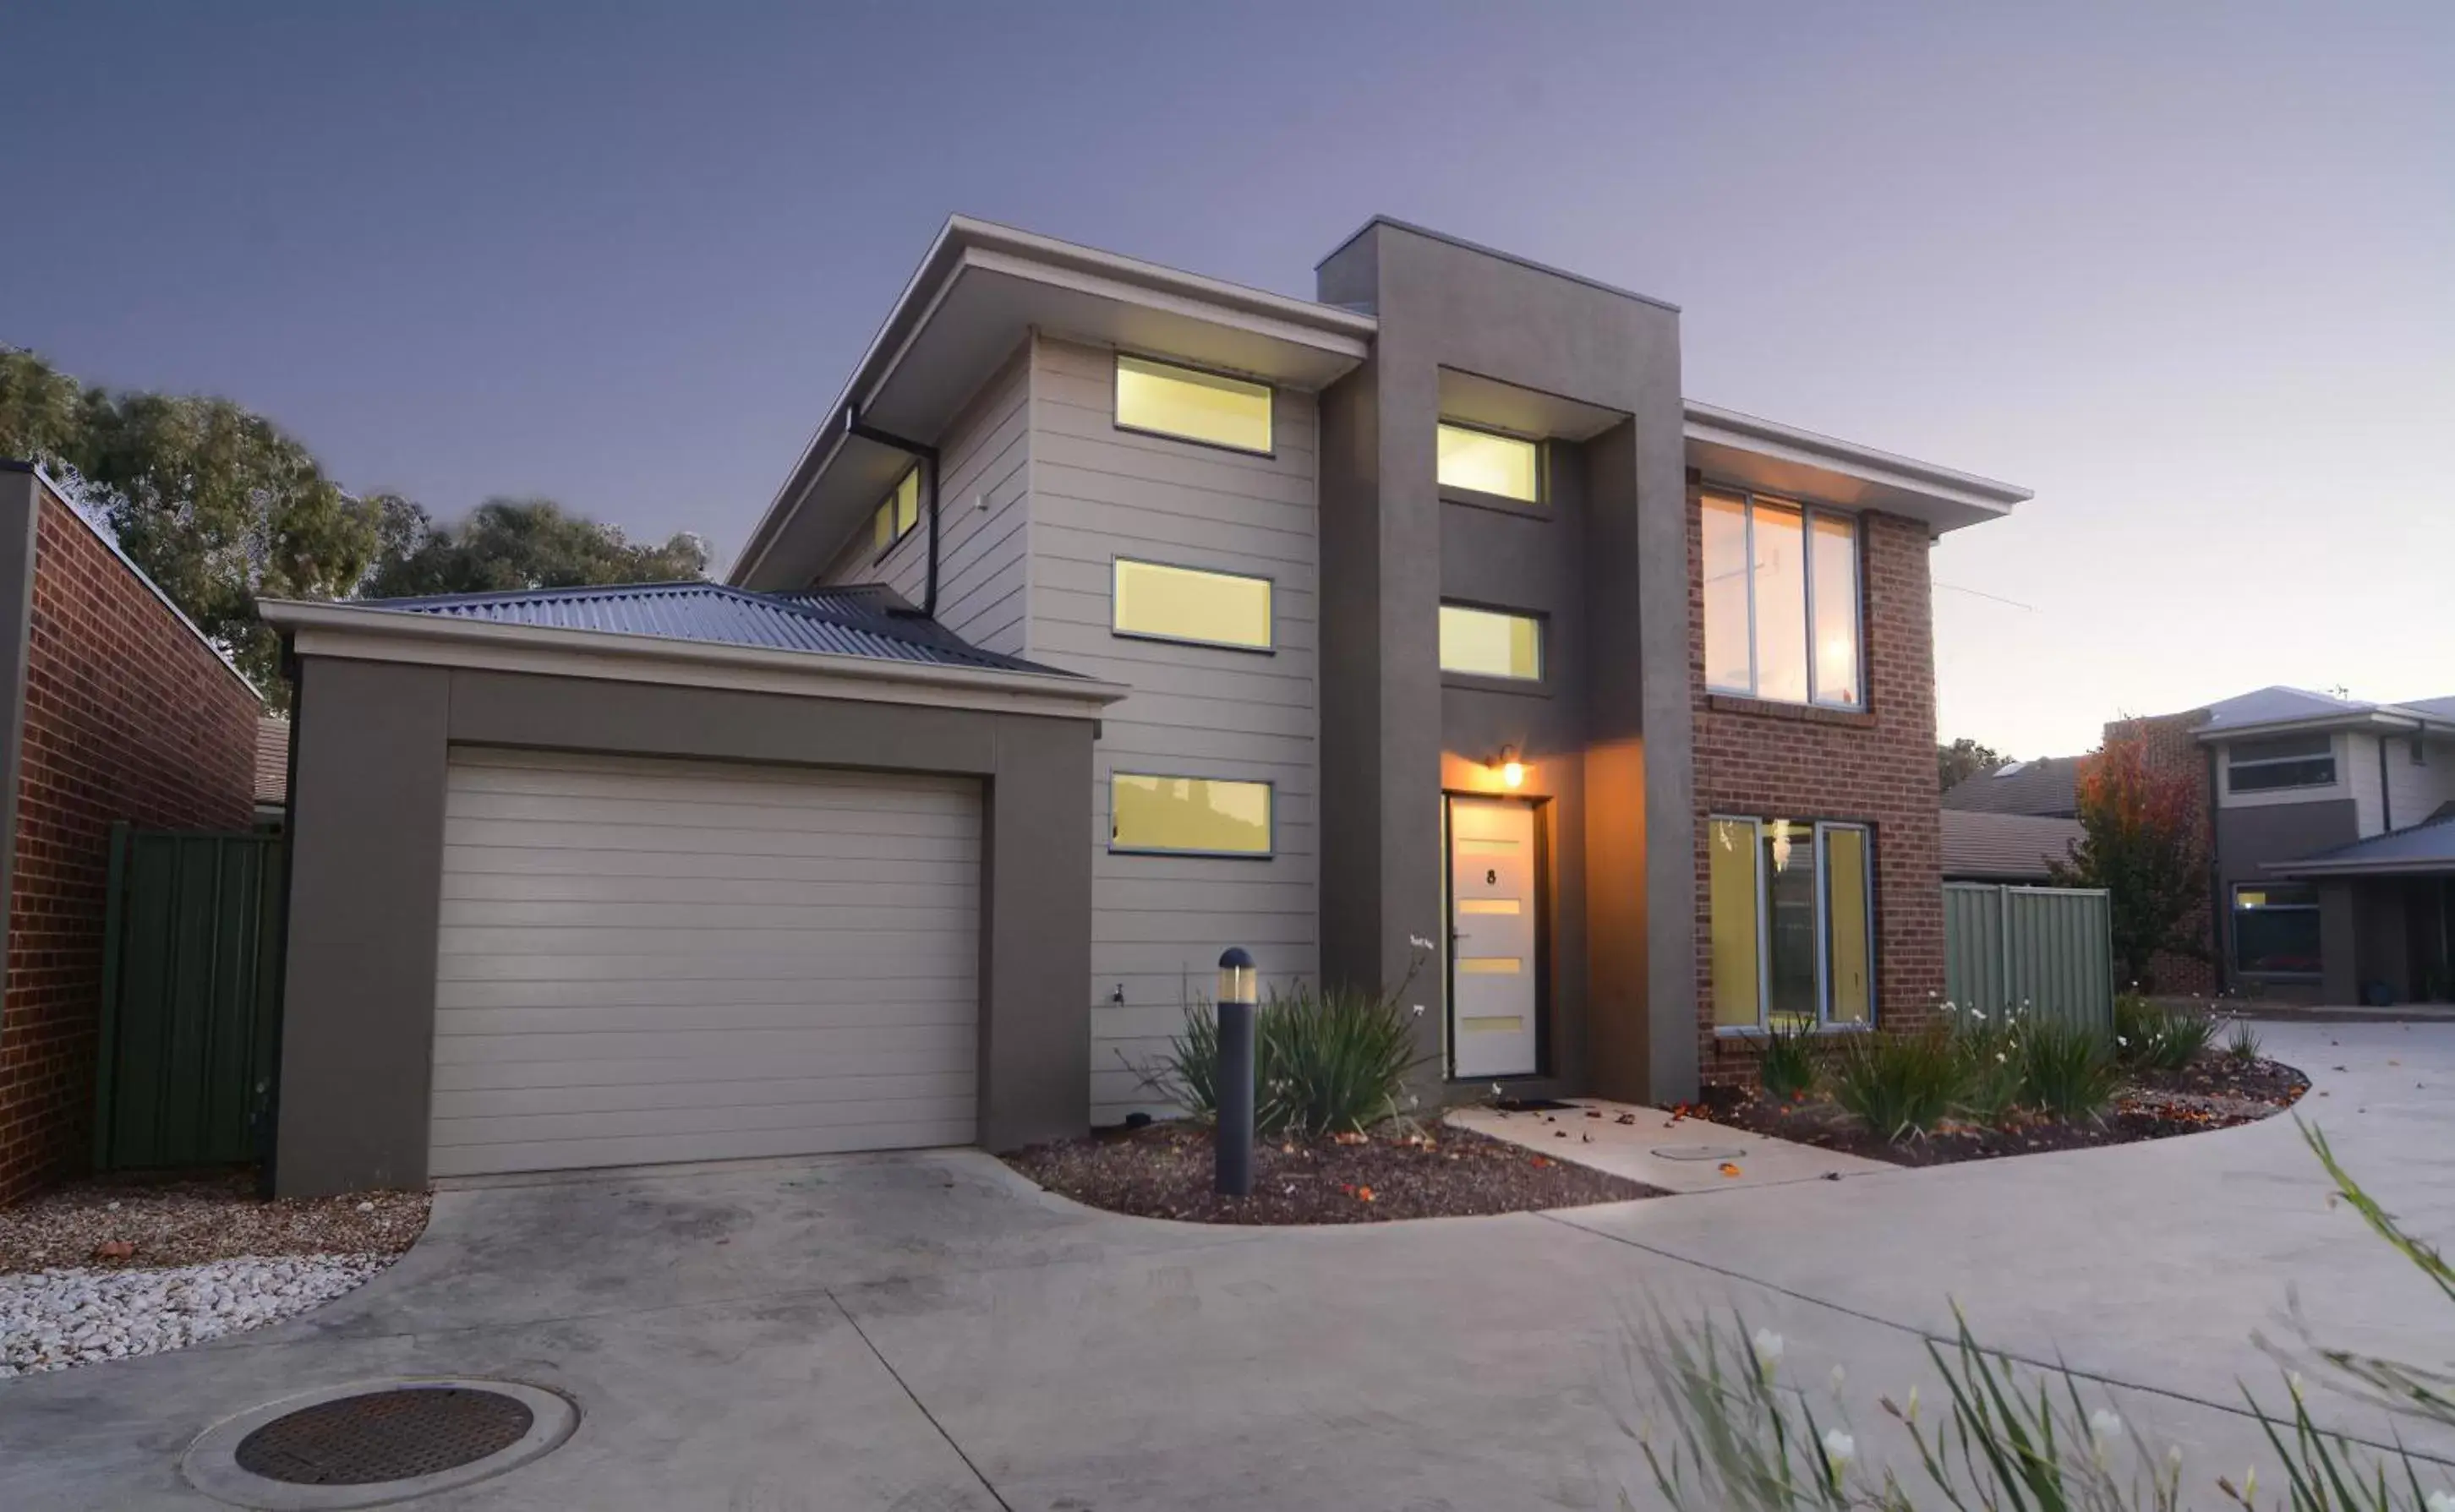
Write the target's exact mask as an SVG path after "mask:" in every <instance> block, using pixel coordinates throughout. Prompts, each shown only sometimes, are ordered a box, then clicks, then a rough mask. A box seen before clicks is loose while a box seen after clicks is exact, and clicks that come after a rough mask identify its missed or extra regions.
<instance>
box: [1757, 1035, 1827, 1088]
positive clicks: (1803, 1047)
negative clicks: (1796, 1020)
mask: <svg viewBox="0 0 2455 1512" xmlns="http://www.w3.org/2000/svg"><path fill="white" fill-rule="evenodd" d="M1818 1075H1819V1071H1818V1068H1817V1066H1816V1031H1815V1030H1814V1029H1813V1028H1806V1027H1797V1026H1792V1027H1784V1026H1783V1025H1781V1024H1778V1023H1776V1024H1774V1025H1773V1026H1772V1027H1771V1028H1770V1029H1769V1030H1768V1031H1767V1032H1766V1034H1765V1037H1764V1050H1763V1053H1762V1054H1761V1055H1759V1056H1758V1057H1757V1058H1756V1079H1757V1080H1759V1081H1761V1082H1763V1083H1764V1089H1765V1093H1766V1095H1767V1096H1768V1097H1772V1098H1775V1099H1779V1100H1780V1101H1783V1102H1788V1101H1790V1100H1791V1099H1794V1098H1801V1097H1805V1096H1806V1095H1807V1094H1808V1093H1810V1092H1813V1091H1815V1090H1816V1077H1817V1076H1818Z"/></svg>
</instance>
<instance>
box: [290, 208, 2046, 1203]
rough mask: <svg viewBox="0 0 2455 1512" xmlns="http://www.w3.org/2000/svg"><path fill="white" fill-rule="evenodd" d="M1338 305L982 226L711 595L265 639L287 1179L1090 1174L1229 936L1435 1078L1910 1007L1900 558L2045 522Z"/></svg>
mask: <svg viewBox="0 0 2455 1512" xmlns="http://www.w3.org/2000/svg"><path fill="white" fill-rule="evenodd" d="M1315 295H1316V296H1315V297H1314V298H1312V299H1297V298H1290V297H1287V296H1283V295H1278V294H1272V293H1265V292H1257V291H1254V290H1250V289H1245V288H1241V287H1237V286H1234V285H1230V284H1226V283H1223V282H1220V281H1218V280H1215V279H1210V278H1207V277H1202V276H1199V275H1196V274H1191V273H1187V272H1179V271H1176V270H1173V269H1168V268H1163V267H1159V266H1156V265H1153V264H1150V263H1146V262H1141V261H1137V260H1135V259H1132V258H1128V257H1123V256H1118V255H1115V254H1112V253H1107V252H1097V251H1093V250H1091V249H1087V248H1083V247H1078V246H1072V245H1069V244H1065V243H1062V242H1058V241H1053V240H1050V239H1048V238H1045V237H1041V236H1036V235H1032V234H1028V233H1025V232H1017V231H1013V230H1009V229H1006V228H1004V227H999V226H993V225H988V224H984V223H982V222H978V221H972V220H965V219H957V220H954V221H952V222H950V223H949V224H948V225H947V227H946V228H945V230H944V231H943V233H942V234H941V235H940V237H939V238H938V240H937V242H936V243H935V244H934V245H933V246H932V247H931V248H930V250H929V252H928V253H927V255H926V256H925V257H924V259H923V262H922V265H921V267H920V269H919V270H918V272H916V273H915V274H914V276H913V278H912V280H911V282H910V283H909V285H908V286H907V287H906V288H905V290H904V292H903V295H902V297H901V298H900V299H899V300H898V301H897V302H896V304H895V306H894V308H893V309H892V310H891V311H889V312H887V314H886V317H885V320H884V322H883V325H882V326H881V328H880V330H879V333H878V336H877V337H876V339H875V340H874V341H873V343H872V344H871V346H870V348H869V349H868V351H867V352H866V353H863V355H862V358H861V360H860V361H859V363H858V364H857V365H856V367H855V370H854V372H853V373H852V374H851V375H850V377H849V379H848V380H847V382H846V384H845V386H844V389H843V391H842V394H841V396H840V397H839V399H838V401H837V402H836V403H835V404H834V405H833V406H831V407H830V408H829V409H828V410H827V411H826V412H825V413H824V414H823V416H822V418H821V420H820V422H819V424H818V426H817V429H816V431H815V433H814V434H813V435H812V436H811V438H810V440H809V442H808V444H807V446H806V447H805V448H804V449H803V451H802V453H801V456H800V457H799V459H798V460H796V461H795V462H794V464H793V466H792V468H791V470H790V472H789V473H788V474H787V475H786V477H785V480H784V482H783V485H782V486H781V489H780V490H779V492H778V494H777V496H776V499H775V501H774V502H773V503H772V504H771V505H770V507H769V508H768V510H767V512H766V514H765V515H764V516H763V517H762V518H761V521H760V523H759V525H758V527H757V529H756V530H755V531H754V532H753V534H752V535H751V537H750V539H749V541H748V543H747V545H746V546H745V547H744V549H743V551H742V552H741V555H740V557H739V559H738V560H737V561H736V562H735V564H734V566H733V568H732V570H731V572H730V573H729V575H728V577H727V581H726V583H725V584H723V585H666V586H650V587H640V588H632V589H612V590H585V591H571V592H566V593H559V594H556V593H546V594H512V595H464V596H460V597H456V598H452V599H443V600H423V601H401V602H396V603H392V604H371V605H340V606H303V605H278V604H276V605H269V606H268V607H267V613H268V615H269V617H271V618H272V619H274V622H276V623H278V624H281V625H283V626H284V627H285V629H286V630H287V631H288V633H289V634H290V635H292V637H293V650H294V655H295V658H296V664H297V666H298V668H299V671H300V698H299V711H300V712H299V721H300V723H299V733H298V751H297V756H296V771H295V776H294V783H293V801H294V816H293V820H294V830H293V833H294V836H295V837H296V838H295V844H296V847H297V850H296V859H295V863H294V876H295V877H296V879H297V881H296V889H297V890H296V892H295V893H294V902H293V916H292V931H291V941H292V944H291V953H292V954H291V966H290V978H289V999H288V1001H289V1016H290V1017H289V1023H288V1027H287V1030H286V1034H285V1040H284V1045H285V1058H284V1086H283V1094H284V1102H283V1111H282V1126H281V1143H282V1161H281V1169H280V1177H279V1179H280V1182H281V1185H282V1186H283V1188H284V1189H285V1190H291V1191H312V1190H329V1189H335V1188H338V1187H345V1186H352V1185H362V1184H367V1183H369V1182H372V1181H375V1180H377V1179H414V1178H418V1177H423V1176H425V1175H428V1174H434V1173H469V1172H481V1171H509V1170H522V1169H538V1168H548V1167H557V1166H576V1165H603V1164H615V1163H631V1162H636V1161H644V1160H659V1159H668V1160H669V1159H711V1158H720V1157H735V1156H749V1155H781V1154H794V1153H805V1152H815V1151H823V1150H837V1149H858V1148H875V1147H891V1146H895V1145H908V1144H926V1143H958V1142H969V1141H975V1140H977V1141H979V1142H982V1143H985V1144H989V1145H991V1146H993V1147H1005V1146H1010V1145H1013V1144H1017V1143H1022V1142H1025V1141H1028V1140H1032V1139H1045V1138H1050V1137H1054V1136H1061V1135H1067V1134H1074V1133H1079V1132H1081V1131H1082V1130H1083V1129H1084V1128H1085V1127H1086V1126H1088V1125H1090V1124H1092V1123H1095V1122H1106V1121H1112V1120H1114V1119H1118V1118H1121V1117H1123V1116H1124V1115H1126V1114H1127V1113H1130V1112H1134V1111H1139V1110H1156V1109H1157V1108H1158V1107H1159V1106H1160V1102H1159V1099H1158V1094H1157V1093H1156V1091H1155V1090H1154V1088H1153V1087H1152V1086H1151V1085H1150V1083H1149V1082H1148V1080H1147V1079H1146V1072H1145V1070H1144V1068H1145V1067H1146V1065H1147V1064H1148V1063H1149V1062H1150V1060H1151V1059H1152V1058H1153V1057H1154V1055H1155V1054H1156V1053H1157V1051H1158V1050H1159V1049H1160V1048H1161V1047H1162V1046H1163V1045H1164V1044H1165V1043H1166V1041H1167V1037H1168V1036H1169V1035H1171V1034H1172V1033H1174V1032H1176V1031H1177V1030H1178V1029H1179V1027H1180V1026H1181V1025H1182V1023H1183V1021H1184V1013H1185V1010H1186V1008H1187V1004H1188V1003H1189V1002H1190V1001H1192V1000H1193V999H1194V998H1196V997H1197V996H1198V995H1199V994H1201V993H1202V992H1204V991H1205V990H1206V989H1207V981H1208V978H1209V973H1210V971H1211V969H1212V967H1213V964H1214V963H1215V961H1216V959H1217V958H1218V956H1219V953H1220V951H1221V950H1222V949H1223V948H1224V947H1226V946H1228V945H1230V944H1242V945H1244V946H1246V947H1248V949H1250V950H1251V951H1252V953H1253V955H1254V956H1255V957H1256V958H1257V959H1258V960H1259V962H1260V964H1261V967H1262V970H1263V972H1264V975H1265V978H1267V979H1268V980H1270V981H1273V982H1275V983H1278V984H1282V985H1284V984H1289V983H1294V982H1298V981H1305V982H1323V981H1327V982H1337V983H1347V984H1353V985H1357V986H1361V987H1364V988H1367V989H1370V990H1375V991H1388V992H1393V993H1398V994H1400V995H1401V1000H1402V1001H1403V1002H1406V1003H1408V1004H1409V1005H1410V1006H1412V1007H1413V1008H1414V1009H1416V1010H1417V1015H1416V1022H1417V1024H1418V1025H1419V1035H1420V1045H1421V1048H1422V1050H1423V1052H1424V1054H1425V1055H1426V1057H1427V1066H1428V1069H1427V1072H1426V1076H1425V1087H1424V1090H1425V1091H1426V1092H1427V1093H1429V1094H1430V1095H1431V1096H1433V1097H1435V1098H1437V1097H1440V1096H1444V1095H1446V1089H1448V1088H1452V1087H1455V1088H1462V1089H1473V1090H1477V1091H1480V1090H1482V1089H1488V1088H1489V1087H1490V1086H1491V1084H1492V1083H1494V1082H1499V1083H1502V1084H1504V1085H1505V1086H1507V1087H1509V1088H1511V1089H1512V1090H1513V1091H1516V1092H1518V1093H1520V1094H1522V1095H1529V1096H1539V1095H1545V1094H1555V1095H1556V1094H1561V1093H1599V1094H1604V1095H1610V1096H1616V1097H1622V1098H1628V1099H1647V1100H1654V1101H1667V1100H1672V1099H1680V1098H1685V1097H1688V1096H1691V1095H1693V1094H1694V1091H1695V1089H1696V1087H1697V1085H1698V1083H1699V1081H1700V1080H1703V1079H1728V1078H1734V1077H1740V1076H1744V1075H1745V1074H1746V1073H1747V1068H1748V1066H1749V1064H1750V1061H1751V1058H1752V1053H1753V1046H1754V1045H1755V1043H1756V1041H1757V1039H1758V1038H1759V1037H1760V1036H1761V1035H1762V1033H1763V1032H1764V1030H1765V1028H1766V1027H1767V1026H1768V1025H1773V1024H1808V1025H1816V1026H1822V1027H1827V1028H1830V1029H1832V1030H1833V1031H1835V1032H1850V1031H1856V1030H1859V1029H1863V1028H1866V1027H1868V1026H1870V1025H1875V1026H1883V1025H1887V1024H1893V1025H1898V1024H1904V1023H1908V1022H1912V1021H1915V1020H1917V1018H1919V1017H1920V1016H1922V1015H1924V1014H1926V1013H1928V1012H1931V1011H1932V1008H1931V1005H1932V1003H1933V1001H1934V999H1935V997H1936V996H1937V994H1938V992H1939V990H1940V988H1941V986H1942V981H1943V939H1942V929H1943V925H1942V905H1941V896H1940V889H1939V870H1938V868H1939V862H1938V804H1937V794H1936V787H1935V779H1934V754H1933V746H1934V740H1935V704H1934V675H1933V666H1934V657H1933V647H1932V634H1931V618H1930V603H1929V599H1930V585H1929V579H1928V569H1927V557H1928V549H1929V547H1930V545H1931V544H1932V543H1933V541H1934V540H1935V539H1936V538H1937V537H1938V535H1940V534H1942V533H1943V532H1946V531H1950V530H1956V529H1960V528H1963V527H1966V526H1970V525H1975V524H1979V523H1982V522H1984V521H1986V520H1989V519H1993V518H1996V517H1998V516H2000V515H2002V514H2005V513H2006V512H2008V511H2009V510H2010V509H2011V508H2012V507H2013V506H2014V505H2015V504H2016V503H2018V502H2019V501H2020V500H2021V499H2024V498H2025V497H2027V494H2025V492H2023V491H2022V490H2019V489H2016V488H2012V487H2008V486H2006V485H2003V484H2000V483H1995V482H1990V481H1988V480H1986V479H1983V478H1979V477H1975V476H1971V475H1969V474H1961V473H1958V472H1954V471H1951V470H1948V469H1945V468H1941V467H1938V466H1935V465H1932V464H1928V463H1923V462H1917V461H1912V460H1909V459H1907V458H1904V457H1900V456H1897V455H1893V454H1887V453H1883V452H1878V451H1875V450H1872V449H1869V448H1866V447H1862V446H1857V445H1853V444H1850V443H1845V442H1841V441H1836V440H1834V439H1832V438H1830V437H1826V436H1821V435H1816V434H1813V433H1806V432H1803V431H1799V430H1796V429H1794V428H1791V427H1788V426H1783V425H1778V424H1775V423H1772V422H1769V421H1765V420H1760V419H1756V418H1754V417H1751V416H1747V415H1742V414H1736V413H1730V412H1727V411H1721V410H1716V409H1713V408H1710V407H1707V406H1704V405H1701V404H1696V403H1694V402H1691V401H1689V400H1686V399H1684V398H1683V397H1682V395H1681V392H1680V376H1679V373H1680V330H1679V312H1678V311H1677V310H1676V309H1675V308H1674V307H1672V306H1670V305H1666V304H1664V303H1662V302H1661V301H1659V300H1655V299H1652V298H1648V297H1646V296H1643V295H1640V294H1635V293H1631V292H1626V291H1622V290H1618V289H1613V288H1611V287H1609V286H1606V285H1603V284H1599V283H1596V282H1594V281H1593V280H1591V279H1587V278H1583V277H1579V276H1577V275H1575V274H1572V273H1566V272H1558V271H1555V270H1552V269H1547V268H1543V267H1540V266H1538V265H1535V264H1532V263H1529V262H1527V261H1525V260H1524V259H1521V258H1517V257H1513V256H1511V255H1508V254H1506V253H1503V252H1492V251H1490V250H1488V249H1484V248H1479V247H1475V246H1471V245H1469V244H1466V243H1463V242H1459V241H1457V240H1455V239H1453V238H1451V237H1447V236H1443V235H1440V234H1437V233H1434V232H1427V231H1423V230H1420V229H1418V228H1414V227H1410V226H1407V225H1403V224H1400V223H1397V222H1394V221H1390V220H1387V219H1375V220H1373V221H1371V222H1370V223H1369V224H1367V225H1366V226H1365V227H1364V228H1363V229H1362V230H1360V231H1359V232H1356V233H1355V234H1354V235H1353V236H1352V237H1350V238H1349V239H1348V240H1347V241H1346V242H1345V243H1343V244H1341V245H1340V246H1339V247H1338V248H1337V249H1335V250H1334V251H1333V252H1331V253H1330V254H1329V256H1328V257H1327V258H1326V259H1324V260H1323V262H1322V263H1321V264H1320V266H1319V267H1318V269H1317V270H1316V274H1315ZM378 1068H380V1074H381V1075H384V1076H388V1077H390V1078H392V1079H394V1081H395V1083H396V1084H395V1085H392V1086H389V1087H386V1088H384V1089H382V1090H381V1091H379V1092H376V1093H375V1094H373V1095H369V1094H367V1092H366V1091H365V1083H366V1082H367V1081H368V1079H371V1078H373V1077H375V1076H376V1075H378Z"/></svg>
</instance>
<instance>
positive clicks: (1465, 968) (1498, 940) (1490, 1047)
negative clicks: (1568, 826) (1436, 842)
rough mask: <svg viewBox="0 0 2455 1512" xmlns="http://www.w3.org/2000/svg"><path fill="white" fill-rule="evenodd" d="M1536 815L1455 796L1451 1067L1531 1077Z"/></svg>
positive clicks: (1474, 1073)
mask: <svg viewBox="0 0 2455 1512" xmlns="http://www.w3.org/2000/svg"><path fill="white" fill-rule="evenodd" d="M1534 926H1535V918H1534V809H1533V806H1532V804H1527V803H1512V802H1510V801H1507V800H1505V799H1501V798H1451V800H1450V1062H1451V1068H1452V1070H1453V1073H1454V1074H1455V1075H1456V1076H1458V1077H1460V1078H1462V1079H1463V1078H1482V1077H1526V1076H1532V1075H1533V1074H1534V1071H1535V1051H1534V1014H1535V1001H1534V940H1535V934H1534Z"/></svg>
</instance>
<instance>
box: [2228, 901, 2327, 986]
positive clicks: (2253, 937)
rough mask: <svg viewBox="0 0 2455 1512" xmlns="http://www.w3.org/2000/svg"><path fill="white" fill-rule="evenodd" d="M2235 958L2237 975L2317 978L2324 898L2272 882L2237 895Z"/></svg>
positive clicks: (2234, 939)
mask: <svg viewBox="0 0 2455 1512" xmlns="http://www.w3.org/2000/svg"><path fill="white" fill-rule="evenodd" d="M2233 959H2234V966H2235V968H2236V969H2237V970H2241V971H2246V972H2258V973H2262V974H2264V975H2271V976H2293V977H2315V976H2317V975H2319V969H2320V965H2321V959H2320V952H2319V895H2318V891H2317V889H2315V888H2312V887H2310V886H2308V885H2307V884H2303V883H2290V882H2270V883H2267V884H2265V885H2263V886H2259V887H2237V888H2235V889H2234V890H2233Z"/></svg>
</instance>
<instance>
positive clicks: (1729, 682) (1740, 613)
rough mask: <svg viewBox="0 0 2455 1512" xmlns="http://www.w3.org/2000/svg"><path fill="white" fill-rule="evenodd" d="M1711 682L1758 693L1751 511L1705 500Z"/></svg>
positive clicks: (1732, 502) (1739, 503) (1727, 501)
mask: <svg viewBox="0 0 2455 1512" xmlns="http://www.w3.org/2000/svg"><path fill="white" fill-rule="evenodd" d="M1704 570H1705V681H1706V684H1707V685H1708V686H1710V687H1714V688H1727V689H1731V690H1733V691H1734V692H1738V693H1753V692H1754V691H1755V676H1754V675H1753V674H1752V673H1751V671H1750V669H1749V666H1748V507H1747V504H1746V503H1745V502H1744V501H1743V500H1739V499H1735V498H1717V497H1714V495H1712V494H1707V495H1706V497H1705V562H1704Z"/></svg>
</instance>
